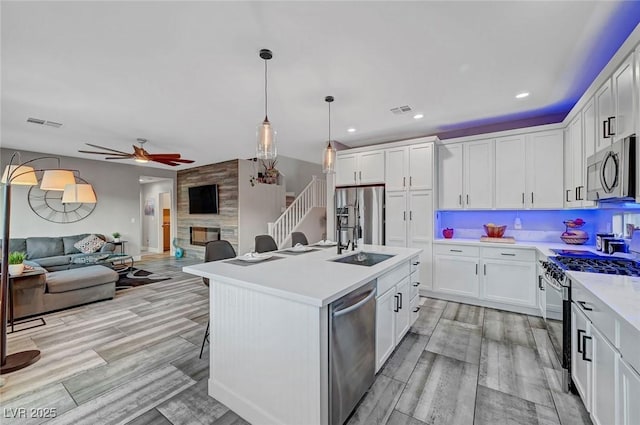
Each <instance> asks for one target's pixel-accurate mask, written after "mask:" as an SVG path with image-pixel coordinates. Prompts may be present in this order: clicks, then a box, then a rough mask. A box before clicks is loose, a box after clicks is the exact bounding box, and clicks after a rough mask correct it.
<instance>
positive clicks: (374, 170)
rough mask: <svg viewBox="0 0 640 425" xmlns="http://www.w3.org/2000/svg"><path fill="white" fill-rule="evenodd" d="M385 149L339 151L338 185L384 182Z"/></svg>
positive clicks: (337, 163)
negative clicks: (341, 152)
mask: <svg viewBox="0 0 640 425" xmlns="http://www.w3.org/2000/svg"><path fill="white" fill-rule="evenodd" d="M384 171H385V164H384V151H383V150H377V151H370V152H361V153H345V154H340V153H338V155H337V159H336V186H349V185H358V184H373V183H384Z"/></svg>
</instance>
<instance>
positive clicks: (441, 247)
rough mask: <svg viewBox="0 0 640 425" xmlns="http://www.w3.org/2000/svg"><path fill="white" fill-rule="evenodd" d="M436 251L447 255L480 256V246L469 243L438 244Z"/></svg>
mask: <svg viewBox="0 0 640 425" xmlns="http://www.w3.org/2000/svg"><path fill="white" fill-rule="evenodd" d="M435 253H436V254H446V255H461V256H463V257H478V256H480V248H479V247H477V246H468V245H449V244H437V245H436V247H435Z"/></svg>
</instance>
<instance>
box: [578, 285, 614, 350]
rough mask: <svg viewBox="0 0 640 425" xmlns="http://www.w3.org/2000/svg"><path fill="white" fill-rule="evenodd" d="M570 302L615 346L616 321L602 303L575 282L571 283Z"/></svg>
mask: <svg viewBox="0 0 640 425" xmlns="http://www.w3.org/2000/svg"><path fill="white" fill-rule="evenodd" d="M571 301H572V302H573V304H575V306H576V307H577V308H578V310H580V311H581V312H583V313H584V314H585V315H586V316H587V317H588V318H589V320H590V321H591V323H593V326H595V327H596V328H598V330H599V331H600V333H601V334H602V335H603V336H604V337H605V338H606V339H607V340H609V342H610V343H611V344H612V345H617V344H615V342H616V338H615V336H616V320H615V318H614V315H613V313H612V312H611V311H610V310H609V308H608V307H607V306H606V305H605V304H604V303H603V302H602V301H600V300H599V299H598V298H596V297H595V295H593V294H592V293H591V292H589V291H587V290H586V289H585V288H584V287H583V286H582V285H580V283H578V282H575V281H572V282H571Z"/></svg>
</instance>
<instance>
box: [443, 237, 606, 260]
mask: <svg viewBox="0 0 640 425" xmlns="http://www.w3.org/2000/svg"><path fill="white" fill-rule="evenodd" d="M434 243H436V244H452V245H472V246H480V247H482V246H486V247H494V248H505V249H506V248H516V249H537V250H538V252H540V253H541V254H542V255H544V256H545V257H551V256H554V255H557V254H556V253H554V252H553V251H551V250H552V249H571V250H580V251H589V252H592V253H593V254H597V255H603V256H606V255H607V254H605V253H603V252H600V251H598V250H596V247H595V245H569V244H566V243H563V242H555V243H554V242H530V241H516V243H496V242H480V241H479V240H478V239H464V238H458V239H456V238H453V239H436V240H435V241H434Z"/></svg>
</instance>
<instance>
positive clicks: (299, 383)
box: [183, 246, 421, 425]
mask: <svg viewBox="0 0 640 425" xmlns="http://www.w3.org/2000/svg"><path fill="white" fill-rule="evenodd" d="M363 250H364V251H365V252H370V253H379V254H387V255H392V257H390V258H388V259H386V260H384V261H382V262H380V263H378V264H375V265H373V266H362V265H355V264H344V263H339V262H334V261H331V260H333V259H336V258H338V257H346V256H349V255H351V254H354V253H353V252H351V251H349V252H344V253H343V254H342V255H337V253H336V248H335V247H329V248H316V247H314V251H311V252H307V253H295V254H291V253H284V252H275V253H274V257H279V258H277V259H270V260H268V261H264V262H260V263H255V264H251V265H239V264H238V263H237V261H238V260H223V261H217V262H210V263H204V264H199V265H194V266H189V267H185V268H183V270H184V271H185V272H186V273H190V274H194V275H197V276H202V277H206V278H208V279H209V280H210V291H209V294H210V323H211V346H210V351H209V352H210V355H209V358H210V360H209V365H210V370H209V395H210V396H212V397H214V398H216V399H217V400H219V401H220V402H222V403H224V404H225V405H227V406H228V407H229V408H230V409H232V410H233V411H234V412H236V413H237V414H239V415H240V416H242V417H243V418H244V419H245V420H247V421H249V422H251V423H252V424H255V425H259V424H292V425H294V424H295V425H297V424H305V425H307V424H308V425H312V424H322V425H324V424H329V423H330V419H329V312H330V307H331V303H332V302H334V301H336V300H339V299H340V298H341V297H343V296H344V295H347V294H349V293H350V292H352V291H354V290H356V289H358V288H361V287H363V286H364V285H366V284H367V283H369V282H371V281H374V280H376V281H377V297H376V299H377V301H376V305H377V306H378V307H377V310H378V311H377V317H376V319H373V320H375V322H376V323H372V324H371V326H373V328H374V329H375V330H376V350H375V351H376V370H378V369H379V367H380V366H381V364H382V363H383V362H384V360H386V358H388V356H389V355H390V354H391V352H392V351H393V348H394V347H395V345H396V344H397V343H398V342H399V340H400V338H401V337H402V336H403V335H404V333H406V331H407V330H408V328H409V326H410V323H411V320H415V318H416V317H417V308H413V307H414V306H417V298H418V297H417V285H418V284H419V283H418V282H419V280H418V278H417V273H418V271H417V270H418V268H417V266H418V262H417V256H418V255H419V254H420V251H421V250H419V249H410V248H395V247H386V246H365V247H363ZM401 294H405V300H404V308H403V309H399V308H398V307H399V305H400V304H402V302H401V300H402V295H401ZM389 299H390V300H392V302H387V301H385V300H389ZM394 299H395V300H396V302H395V304H394V303H393V300H394ZM398 299H400V303H398V301H397V300H398ZM413 310H416V311H413ZM388 314H390V316H389V315H388ZM385 317H389V320H385V319H384V318H385Z"/></svg>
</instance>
